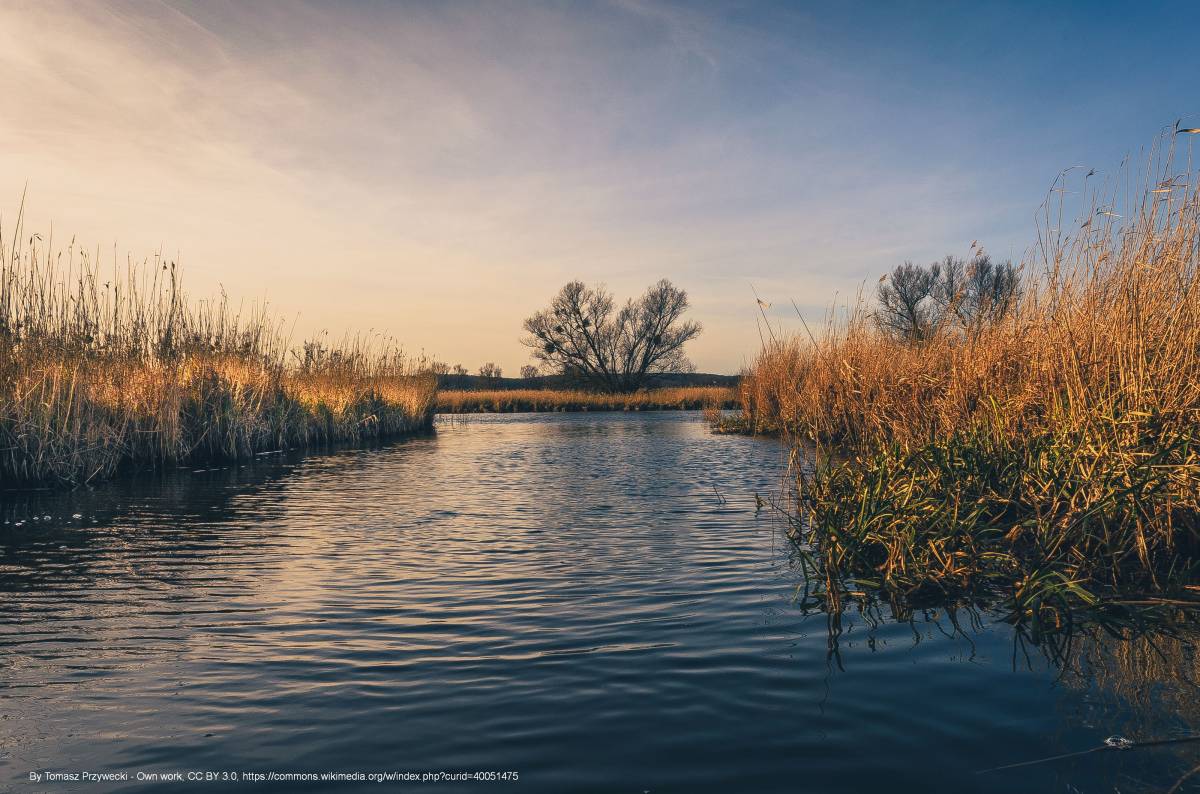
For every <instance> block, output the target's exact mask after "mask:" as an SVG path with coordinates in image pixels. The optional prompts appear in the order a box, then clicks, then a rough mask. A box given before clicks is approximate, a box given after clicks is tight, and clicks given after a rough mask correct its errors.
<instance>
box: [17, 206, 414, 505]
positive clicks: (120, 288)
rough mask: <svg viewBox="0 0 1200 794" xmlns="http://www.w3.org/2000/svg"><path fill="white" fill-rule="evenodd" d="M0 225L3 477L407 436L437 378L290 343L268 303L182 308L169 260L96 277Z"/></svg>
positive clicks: (358, 343) (44, 477)
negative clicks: (245, 309) (254, 306)
mask: <svg viewBox="0 0 1200 794" xmlns="http://www.w3.org/2000/svg"><path fill="white" fill-rule="evenodd" d="M98 260H99V256H98V254H97V255H96V256H91V255H89V254H88V252H86V251H85V250H84V249H82V248H81V247H80V246H78V245H76V244H75V243H74V241H72V243H71V245H69V246H68V247H67V248H66V249H65V250H63V251H59V250H55V248H54V246H53V244H52V241H51V242H47V243H46V244H45V245H43V243H42V239H41V237H40V236H39V235H37V234H33V235H29V234H27V233H25V232H24V231H23V230H22V229H21V222H20V218H19V217H18V221H17V225H16V228H15V229H14V233H13V234H12V235H11V237H8V238H6V237H4V236H3V234H2V230H0V483H3V485H4V486H5V487H27V486H32V485H39V484H47V483H59V484H64V485H80V484H86V483H89V482H92V481H94V480H97V479H102V478H105V477H108V476H111V475H112V474H113V473H114V472H116V471H117V470H118V469H120V468H122V467H124V466H144V467H162V466H166V465H171V464H182V463H199V462H204V461H214V460H228V459H242V458H247V457H250V456H253V455H256V454H260V453H263V452H270V451H275V450H279V449H283V448H304V447H311V446H315V445H321V444H327V443H334V442H355V441H362V440H367V439H379V438H384V437H391V436H397V435H403V434H408V433H413V432H417V431H421V430H425V429H428V428H430V427H431V426H432V422H433V409H434V404H435V393H436V388H437V379H436V376H434V375H433V374H432V373H431V372H429V371H427V369H426V368H425V366H424V362H422V361H420V360H414V359H412V358H410V357H409V356H407V355H405V354H404V353H403V351H402V350H401V349H400V348H399V347H397V346H396V345H395V344H394V343H393V342H392V341H391V340H389V339H386V338H378V337H348V338H346V339H345V340H343V341H342V342H340V343H335V344H329V343H327V341H326V340H325V339H324V338H318V339H313V340H309V341H307V342H304V343H303V344H302V345H301V346H300V347H293V346H292V345H291V344H290V341H289V339H288V337H287V335H286V334H285V333H284V332H283V330H282V323H281V322H280V321H279V320H277V319H275V318H273V317H271V316H270V315H269V314H268V313H267V312H266V311H265V310H263V309H256V310H251V311H249V312H245V313H242V312H235V311H233V310H231V308H230V306H229V304H228V301H227V299H226V297H225V296H224V295H221V296H220V298H219V299H217V300H210V301H200V302H196V303H192V302H190V301H189V300H188V299H187V297H186V295H185V294H184V292H183V290H182V288H181V286H180V283H179V274H178V272H177V268H176V265H175V263H174V262H168V261H166V260H164V259H162V258H161V257H155V258H154V259H153V260H148V261H145V262H141V263H133V262H126V263H125V264H124V265H118V264H117V263H116V262H114V264H113V266H112V267H111V268H101V267H100V265H99V261H98Z"/></svg>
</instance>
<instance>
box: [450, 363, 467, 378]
mask: <svg viewBox="0 0 1200 794" xmlns="http://www.w3.org/2000/svg"><path fill="white" fill-rule="evenodd" d="M450 373H451V374H452V375H459V376H461V375H466V374H467V368H466V367H464V366H463V365H462V364H455V365H454V366H453V367H452V368H451V369H450Z"/></svg>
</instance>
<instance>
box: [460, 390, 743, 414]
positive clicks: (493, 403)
mask: <svg viewBox="0 0 1200 794" xmlns="http://www.w3.org/2000/svg"><path fill="white" fill-rule="evenodd" d="M734 405H735V394H734V391H733V390H732V389H727V388H724V387H721V386H687V387H678V388H665V389H648V390H644V391H639V392H633V393H631V394H603V393H596V392H586V391H564V390H550V389H547V390H539V389H509V390H503V389H497V390H480V391H466V390H463V391H446V390H443V391H440V392H438V411H439V412H441V413H454V414H461V413H514V412H527V411H657V410H668V409H675V410H698V409H701V408H717V409H719V408H725V407H733V406H734Z"/></svg>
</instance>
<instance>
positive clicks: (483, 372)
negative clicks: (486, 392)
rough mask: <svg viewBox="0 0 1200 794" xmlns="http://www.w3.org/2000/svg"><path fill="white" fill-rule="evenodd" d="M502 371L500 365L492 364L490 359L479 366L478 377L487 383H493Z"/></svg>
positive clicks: (498, 378) (497, 379)
mask: <svg viewBox="0 0 1200 794" xmlns="http://www.w3.org/2000/svg"><path fill="white" fill-rule="evenodd" d="M502 374H503V373H502V372H501V370H500V367H498V366H496V365H495V364H493V363H492V362H491V361H489V362H488V363H486V364H484V365H483V366H482V367H480V368H479V377H481V378H483V379H484V380H485V381H487V383H488V385H493V386H494V385H495V384H496V382H497V381H499V380H500V377H501V375H502Z"/></svg>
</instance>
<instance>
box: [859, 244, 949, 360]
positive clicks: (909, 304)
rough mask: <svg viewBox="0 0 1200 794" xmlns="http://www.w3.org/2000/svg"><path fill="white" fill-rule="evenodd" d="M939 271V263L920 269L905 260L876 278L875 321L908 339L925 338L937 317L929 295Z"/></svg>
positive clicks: (915, 340)
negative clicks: (877, 279)
mask: <svg viewBox="0 0 1200 794" xmlns="http://www.w3.org/2000/svg"><path fill="white" fill-rule="evenodd" d="M940 271H941V265H940V264H934V265H931V266H930V267H929V268H924V267H921V266H920V265H914V264H913V263H912V262H905V263H904V264H903V265H899V266H898V267H897V268H896V269H895V270H893V271H892V272H891V273H889V274H888V275H886V276H884V277H883V278H882V279H880V281H879V288H878V291H877V298H878V300H879V308H878V309H877V310H876V312H875V322H876V324H877V325H878V326H879V327H880V328H881V329H882V330H884V331H886V332H888V333H891V334H894V335H895V336H898V337H900V338H901V339H906V340H908V341H909V342H921V341H924V340H926V339H928V338H929V337H930V336H931V335H932V334H933V330H934V328H935V327H936V323H937V319H938V314H937V312H936V311H935V307H934V305H933V300H932V296H933V289H934V285H935V284H936V283H937V281H938V275H939V273H940Z"/></svg>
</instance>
